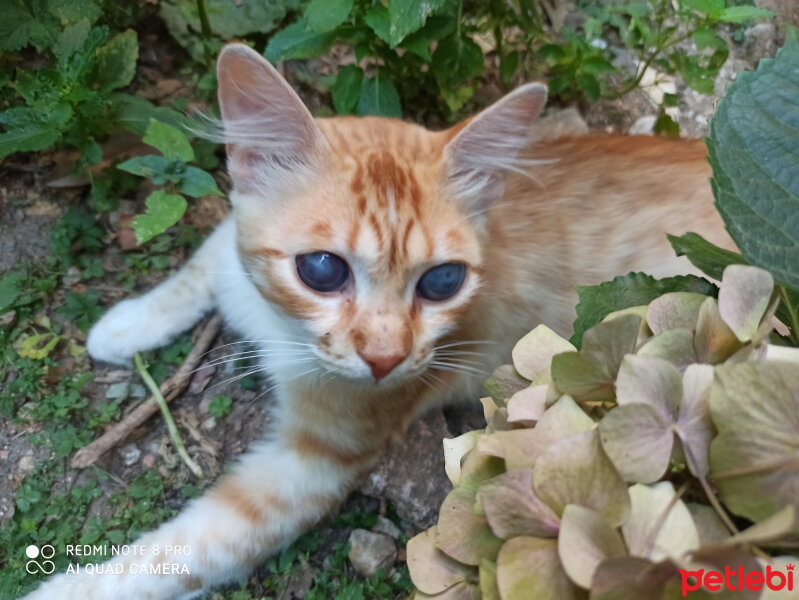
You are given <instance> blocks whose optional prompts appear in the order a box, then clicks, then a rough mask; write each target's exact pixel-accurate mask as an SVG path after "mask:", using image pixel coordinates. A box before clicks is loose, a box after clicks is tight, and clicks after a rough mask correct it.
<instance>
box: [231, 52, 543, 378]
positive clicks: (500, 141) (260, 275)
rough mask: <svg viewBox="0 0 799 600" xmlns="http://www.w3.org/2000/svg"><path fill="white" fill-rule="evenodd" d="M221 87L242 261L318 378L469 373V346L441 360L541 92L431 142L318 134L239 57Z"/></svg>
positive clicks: (307, 116)
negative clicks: (295, 333) (291, 329)
mask: <svg viewBox="0 0 799 600" xmlns="http://www.w3.org/2000/svg"><path fill="white" fill-rule="evenodd" d="M218 76H219V99H220V105H221V109H222V116H223V120H224V128H225V142H226V143H227V150H228V168H229V172H230V175H231V177H232V179H233V183H234V191H233V192H232V194H231V200H232V203H233V206H234V213H235V215H236V221H237V227H238V240H237V242H238V250H239V256H240V258H241V261H242V264H243V265H244V268H245V270H246V271H247V273H248V275H249V277H250V278H251V279H252V281H253V282H254V283H255V285H256V287H257V288H258V290H259V291H260V293H261V295H262V296H263V297H264V298H265V299H266V300H267V301H269V302H271V303H272V304H273V305H275V306H276V307H278V308H279V309H280V311H282V312H283V313H284V314H285V315H286V316H287V317H288V318H291V319H295V320H297V321H298V322H300V323H301V324H302V330H303V331H304V332H305V333H306V335H307V337H308V339H307V341H309V342H311V343H312V344H313V346H314V354H315V356H316V360H317V361H319V362H320V363H321V365H320V366H322V367H324V368H325V369H326V370H328V371H333V372H335V373H337V374H339V375H342V376H344V377H348V378H351V379H356V380H363V381H365V382H366V381H372V382H374V381H381V382H382V381H385V382H386V384H387V385H391V384H394V383H398V382H402V381H405V380H408V379H409V378H412V377H416V376H418V375H419V374H420V373H422V372H423V371H425V370H426V369H428V368H441V369H443V370H448V369H455V368H462V367H463V365H464V364H466V363H464V362H463V355H462V354H461V355H458V354H456V352H457V347H452V348H450V349H441V348H439V349H438V350H436V348H437V345H438V344H441V340H442V338H444V337H445V336H447V335H448V334H452V333H453V332H454V331H455V330H457V329H458V327H459V324H460V323H461V321H462V319H463V317H464V315H465V313H467V312H468V311H469V309H470V307H471V306H472V305H473V304H474V302H475V299H476V297H477V296H476V295H477V291H478V290H479V288H480V287H481V283H482V282H483V281H484V279H485V277H484V276H485V273H484V271H485V267H486V265H485V248H486V244H487V243H489V240H488V239H487V237H488V227H487V221H486V219H487V217H486V211H488V210H489V209H490V208H491V206H492V205H494V204H495V203H496V202H498V201H499V200H500V199H501V198H502V195H503V192H504V178H505V174H506V172H507V171H508V170H509V169H510V170H513V169H518V167H519V165H520V162H519V161H518V159H517V155H518V153H519V151H520V149H521V148H522V146H523V145H524V143H525V141H526V140H527V139H528V135H529V132H530V126H531V123H532V121H534V120H535V119H536V118H537V116H538V114H539V113H540V112H541V110H542V108H543V105H544V103H545V101H546V88H545V86H543V85H541V84H528V85H526V86H523V87H521V88H519V89H517V90H516V91H514V92H512V93H511V94H509V95H508V96H506V97H505V98H503V99H502V100H500V101H499V102H497V103H496V104H494V105H493V106H491V107H489V108H488V109H486V110H484V111H483V112H482V113H480V114H479V115H477V116H476V117H474V118H472V119H471V120H469V121H466V122H464V123H461V124H459V125H456V126H455V127H453V128H451V129H449V130H446V131H441V132H430V131H427V130H425V129H424V128H422V127H419V126H416V125H413V124H409V123H405V122H403V121H399V120H394V119H386V118H379V117H363V118H355V117H337V118H331V119H319V120H315V119H314V118H313V117H312V116H311V113H310V112H309V111H308V109H307V108H306V107H305V106H304V105H303V103H302V101H301V100H300V98H299V97H298V96H297V94H296V93H294V91H293V90H292V89H291V87H290V86H289V85H288V83H287V82H286V81H285V80H284V79H283V78H282V77H281V76H280V74H279V73H278V72H277V71H276V70H275V69H274V68H273V67H272V66H271V65H269V63H267V62H266V61H265V60H264V59H263V58H262V57H261V56H260V55H258V54H257V53H256V52H254V51H253V50H251V49H250V48H248V47H246V46H244V45H241V44H232V45H229V46H227V47H226V48H225V49H224V50H223V51H222V54H221V55H220V58H219V64H218ZM457 365H460V367H458V366H457Z"/></svg>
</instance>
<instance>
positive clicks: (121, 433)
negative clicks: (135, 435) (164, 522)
mask: <svg viewBox="0 0 799 600" xmlns="http://www.w3.org/2000/svg"><path fill="white" fill-rule="evenodd" d="M221 327H222V317H220V316H219V315H214V316H213V317H211V318H210V319H209V320H208V321H206V322H205V324H203V325H202V326H201V327H200V333H199V335H198V336H197V341H196V342H195V344H194V348H192V349H191V352H189V355H188V356H187V357H186V360H185V362H184V363H183V364H182V365H181V366H180V368H179V369H178V370H177V371H176V372H175V374H174V375H172V377H170V378H169V379H167V380H166V381H165V382H164V383H162V384H161V387H160V391H161V394H162V395H163V396H164V400H166V401H167V402H170V401H172V400H174V399H175V398H177V397H178V396H179V395H180V394H181V393H183V390H185V389H186V387H187V386H188V385H189V381H190V380H191V374H192V372H193V371H194V370H195V369H196V368H197V366H198V365H199V364H200V361H201V360H202V357H203V355H204V354H205V353H206V352H207V351H208V348H209V347H210V346H211V343H212V342H213V341H214V339H215V338H216V336H217V335H219V330H220V329H221ZM158 410H159V408H158V401H157V400H156V399H155V397H154V396H151V397H150V398H148V399H147V400H146V401H144V402H142V404H141V405H140V406H139V407H137V408H136V410H134V411H133V412H132V413H130V414H129V415H128V416H127V417H125V418H124V419H122V420H121V421H120V422H119V423H117V424H116V425H115V426H114V427H112V428H111V429H109V430H108V431H106V432H105V433H104V434H103V435H101V436H100V437H99V438H97V439H96V440H94V441H93V442H92V443H91V444H89V445H88V446H85V447H83V448H81V449H80V450H78V451H77V452H76V453H75V456H74V457H73V458H72V468H74V469H83V468H86V467H88V466H89V465H92V464H94V463H95V462H96V461H97V459H98V458H100V457H101V456H102V455H103V454H105V453H106V452H108V451H109V450H110V449H111V448H113V447H114V446H116V445H117V444H118V443H119V442H121V441H122V440H124V439H125V438H126V437H127V436H128V435H130V433H131V432H132V431H133V430H134V429H136V428H137V427H138V426H139V425H141V424H142V423H144V422H145V421H146V420H147V419H149V418H150V417H151V416H152V415H154V414H155V413H157V412H158Z"/></svg>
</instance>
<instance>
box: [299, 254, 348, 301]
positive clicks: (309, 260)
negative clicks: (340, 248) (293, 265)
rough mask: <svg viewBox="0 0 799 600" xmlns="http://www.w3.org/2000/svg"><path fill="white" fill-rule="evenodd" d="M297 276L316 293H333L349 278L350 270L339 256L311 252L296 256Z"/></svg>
mask: <svg viewBox="0 0 799 600" xmlns="http://www.w3.org/2000/svg"><path fill="white" fill-rule="evenodd" d="M297 274H298V275H299V276H300V279H301V280H302V282H303V283H304V284H305V285H307V286H308V287H309V288H311V289H312V290H316V291H317V292H334V291H336V290H337V289H339V288H340V287H341V286H343V285H344V284H345V283H346V282H347V279H349V277H350V269H349V267H348V266H347V263H346V262H345V261H344V259H343V258H341V257H340V256H336V255H335V254H331V253H330V252H311V253H309V254H300V255H299V256H297Z"/></svg>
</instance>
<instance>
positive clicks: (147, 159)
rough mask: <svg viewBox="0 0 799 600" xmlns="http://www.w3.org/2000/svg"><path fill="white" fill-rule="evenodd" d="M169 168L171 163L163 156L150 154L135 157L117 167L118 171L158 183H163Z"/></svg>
mask: <svg viewBox="0 0 799 600" xmlns="http://www.w3.org/2000/svg"><path fill="white" fill-rule="evenodd" d="M168 168H169V161H168V160H167V159H165V158H164V157H163V156H157V155H155V154H148V155H146V156H135V157H133V158H131V159H129V160H126V161H125V162H123V163H119V164H118V165H117V169H120V170H122V171H127V172H128V173H133V174H134V175H138V176H139V177H145V178H146V179H152V180H154V181H156V182H157V183H163V182H164V180H165V179H164V177H165V174H166V172H167V169H168Z"/></svg>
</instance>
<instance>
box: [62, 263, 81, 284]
mask: <svg viewBox="0 0 799 600" xmlns="http://www.w3.org/2000/svg"><path fill="white" fill-rule="evenodd" d="M81 279H82V276H81V274H80V269H79V268H78V267H76V266H74V265H73V266H71V267H70V268H69V269H68V270H67V273H66V275H64V277H62V278H61V282H62V283H63V285H64V287H72V286H73V285H75V284H76V283H78V282H79V281H80V280H81Z"/></svg>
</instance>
